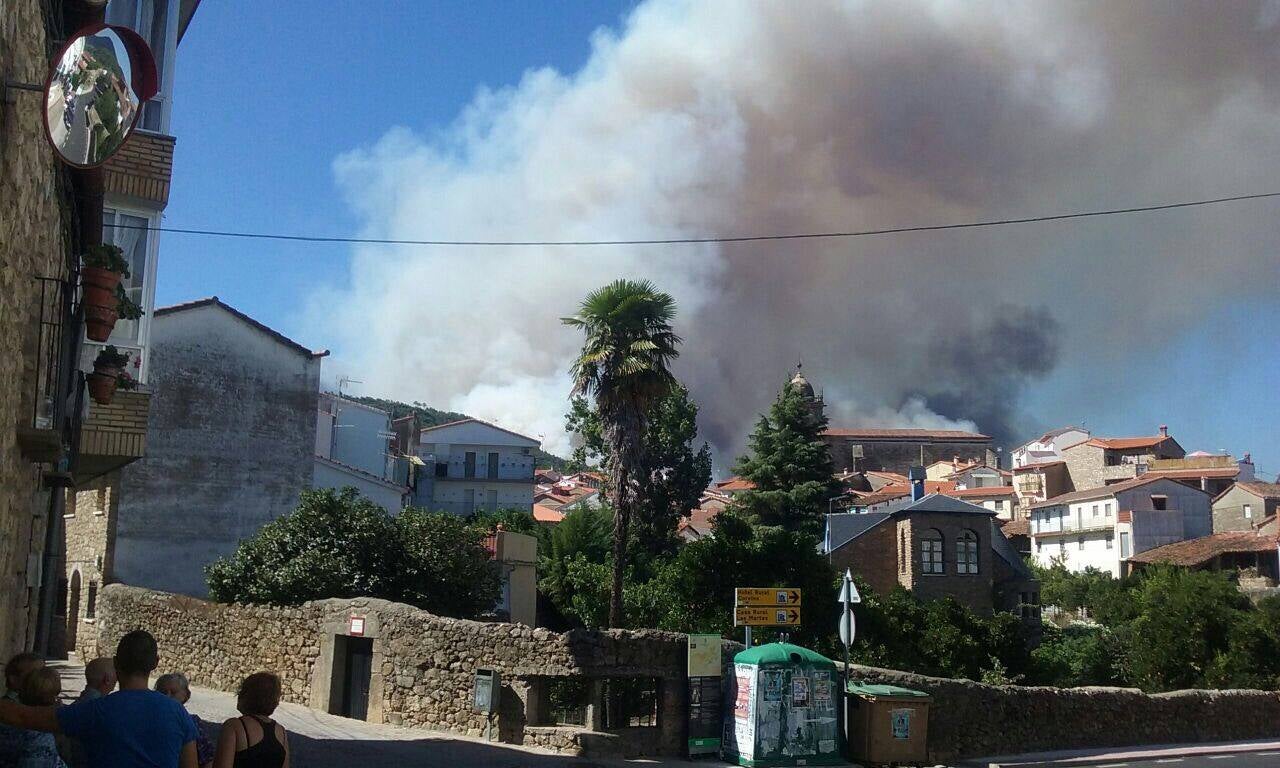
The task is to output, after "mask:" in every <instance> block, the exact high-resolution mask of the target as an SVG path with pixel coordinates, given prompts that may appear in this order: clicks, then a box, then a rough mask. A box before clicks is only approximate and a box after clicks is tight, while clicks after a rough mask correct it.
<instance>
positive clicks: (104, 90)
mask: <svg viewBox="0 0 1280 768" xmlns="http://www.w3.org/2000/svg"><path fill="white" fill-rule="evenodd" d="M128 61H129V57H128V54H127V52H126V50H125V46H124V43H123V42H122V41H121V40H120V38H119V36H118V35H116V33H115V32H113V31H111V30H110V29H104V30H101V31H99V32H97V33H94V34H93V35H87V36H84V37H81V38H79V39H77V40H75V41H73V42H72V43H71V45H69V46H67V49H66V52H65V53H64V54H63V56H62V58H61V59H60V60H59V61H58V65H57V68H56V69H55V70H54V73H53V77H52V79H51V81H50V83H49V90H48V98H47V101H46V105H45V109H46V112H47V118H48V123H49V136H50V138H51V139H52V140H53V144H54V146H55V147H56V148H57V150H58V152H59V154H61V155H62V156H63V158H65V159H66V160H67V161H68V162H71V163H74V164H76V165H96V164H98V163H101V162H102V161H104V160H105V159H106V158H108V157H110V155H111V154H112V153H113V152H114V151H115V150H116V148H117V147H119V146H120V144H121V143H122V142H123V141H124V139H125V138H126V137H127V136H128V134H129V130H130V128H132V126H133V122H134V117H135V115H136V113H137V111H138V109H139V107H140V102H139V100H138V97H137V95H136V94H135V93H134V92H133V89H132V87H131V85H130V72H129V64H128Z"/></svg>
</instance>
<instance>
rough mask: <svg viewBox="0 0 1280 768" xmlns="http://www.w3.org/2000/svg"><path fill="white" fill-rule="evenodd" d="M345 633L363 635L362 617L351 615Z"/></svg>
mask: <svg viewBox="0 0 1280 768" xmlns="http://www.w3.org/2000/svg"><path fill="white" fill-rule="evenodd" d="M347 634H348V635H353V636H355V637H363V636H364V617H363V616H352V617H351V621H350V622H349V623H348V624H347Z"/></svg>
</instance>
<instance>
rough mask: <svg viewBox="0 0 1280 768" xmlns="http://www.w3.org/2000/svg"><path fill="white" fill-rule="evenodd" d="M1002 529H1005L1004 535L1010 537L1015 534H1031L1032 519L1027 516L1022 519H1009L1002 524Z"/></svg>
mask: <svg viewBox="0 0 1280 768" xmlns="http://www.w3.org/2000/svg"><path fill="white" fill-rule="evenodd" d="M1000 530H1002V531H1004V535H1005V536H1008V537H1010V538H1012V537H1014V536H1030V535H1031V521H1030V520H1027V519H1026V518H1023V519H1021V520H1009V521H1008V522H1006V523H1004V524H1003V525H1001V526H1000Z"/></svg>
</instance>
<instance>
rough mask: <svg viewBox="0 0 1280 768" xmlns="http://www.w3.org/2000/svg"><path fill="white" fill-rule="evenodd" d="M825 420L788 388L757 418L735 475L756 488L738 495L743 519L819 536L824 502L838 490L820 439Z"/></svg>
mask: <svg viewBox="0 0 1280 768" xmlns="http://www.w3.org/2000/svg"><path fill="white" fill-rule="evenodd" d="M826 428H827V418H826V416H825V415H823V414H822V413H821V412H820V411H817V410H816V409H814V408H813V407H812V401H811V399H810V398H809V397H808V396H807V395H806V393H804V392H802V391H801V389H800V388H799V387H797V386H795V385H794V384H791V383H788V384H787V385H786V386H784V387H783V388H782V391H781V392H780V393H779V394H778V399H777V400H775V401H774V403H773V405H772V406H770V407H769V413H767V414H765V415H763V416H761V417H760V420H759V421H758V422H756V427H755V430H754V431H753V432H752V433H751V437H750V440H749V442H748V450H747V454H746V455H745V456H743V457H742V458H740V459H738V463H737V465H736V466H735V467H734V469H733V471H734V472H735V473H737V474H738V475H741V476H742V477H744V478H746V479H748V480H750V481H751V482H752V483H754V484H755V488H754V489H753V490H750V491H744V492H742V493H739V494H737V495H736V496H735V498H734V504H735V506H736V507H737V509H738V510H739V511H740V513H741V514H743V515H744V516H746V517H748V518H751V519H754V520H758V521H759V522H761V523H764V524H765V525H781V526H783V527H785V528H788V529H791V530H806V531H809V532H811V533H817V532H819V531H821V530H822V522H823V519H824V515H825V514H826V512H827V502H828V500H829V499H831V498H832V497H833V496H836V495H837V494H838V493H839V491H840V489H839V486H838V484H837V483H836V482H835V480H834V478H833V474H834V470H833V466H832V463H831V455H830V454H829V453H828V451H827V446H826V443H824V442H823V441H822V433H823V431H824V430H826Z"/></svg>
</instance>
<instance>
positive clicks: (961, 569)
mask: <svg viewBox="0 0 1280 768" xmlns="http://www.w3.org/2000/svg"><path fill="white" fill-rule="evenodd" d="M977 572H978V534H976V533H974V532H973V531H969V530H965V531H962V532H961V533H960V536H959V538H957V539H956V573H977Z"/></svg>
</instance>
